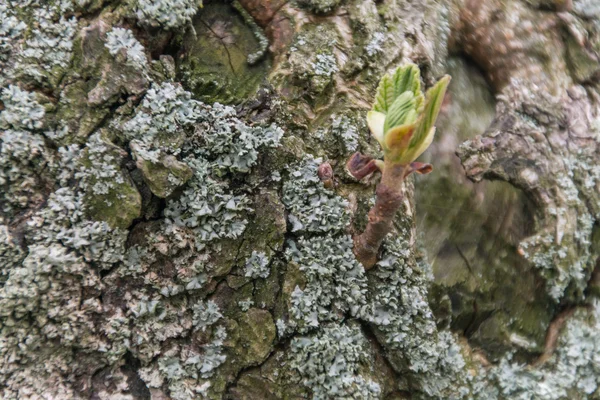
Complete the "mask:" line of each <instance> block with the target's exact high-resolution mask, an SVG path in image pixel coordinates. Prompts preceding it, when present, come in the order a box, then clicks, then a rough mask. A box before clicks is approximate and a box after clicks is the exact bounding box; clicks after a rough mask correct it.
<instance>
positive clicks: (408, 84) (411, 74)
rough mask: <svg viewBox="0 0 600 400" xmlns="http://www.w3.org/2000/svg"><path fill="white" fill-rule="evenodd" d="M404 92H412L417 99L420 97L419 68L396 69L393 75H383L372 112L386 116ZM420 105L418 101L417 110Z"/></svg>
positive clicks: (409, 66)
mask: <svg viewBox="0 0 600 400" xmlns="http://www.w3.org/2000/svg"><path fill="white" fill-rule="evenodd" d="M404 92H412V93H413V95H414V96H415V97H417V98H418V97H419V96H421V74H420V72H419V67H418V66H416V65H415V64H407V65H405V66H402V67H398V68H396V70H395V71H394V73H393V74H391V75H390V74H385V75H384V76H383V78H381V81H380V82H379V86H378V87H377V94H376V95H375V103H374V104H373V110H374V111H379V112H382V113H384V114H387V113H388V112H389V109H390V107H391V106H392V104H393V103H394V101H395V100H396V99H397V98H398V96H400V95H402V94H403V93H404ZM420 105H421V99H418V100H417V101H416V106H417V108H418V107H420Z"/></svg>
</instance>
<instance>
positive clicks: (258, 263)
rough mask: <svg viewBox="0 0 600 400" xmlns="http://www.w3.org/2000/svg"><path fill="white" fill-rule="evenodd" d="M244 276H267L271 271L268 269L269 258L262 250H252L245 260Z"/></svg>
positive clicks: (255, 277) (253, 277)
mask: <svg viewBox="0 0 600 400" xmlns="http://www.w3.org/2000/svg"><path fill="white" fill-rule="evenodd" d="M245 267H246V272H245V274H244V275H245V276H247V277H250V278H252V279H257V278H267V277H268V276H269V274H270V272H271V270H270V269H269V259H268V258H267V255H266V254H265V253H262V252H257V251H256V250H254V251H252V255H251V256H250V257H249V258H248V259H247V260H246V265H245Z"/></svg>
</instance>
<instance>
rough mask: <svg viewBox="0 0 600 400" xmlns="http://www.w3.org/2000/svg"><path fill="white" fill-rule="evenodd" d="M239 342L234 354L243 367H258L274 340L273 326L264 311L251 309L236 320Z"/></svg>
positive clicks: (269, 316) (266, 312)
mask: <svg viewBox="0 0 600 400" xmlns="http://www.w3.org/2000/svg"><path fill="white" fill-rule="evenodd" d="M238 324H239V329H240V341H239V343H238V346H237V347H236V354H237V355H238V356H239V357H240V358H241V360H242V362H243V363H244V366H250V365H258V364H259V363H261V362H262V361H264V360H265V359H266V357H267V356H268V355H269V353H270V352H271V349H272V348H273V344H274V340H275V324H274V323H273V318H272V316H271V314H270V313H269V312H268V311H266V310H260V309H257V308H251V309H249V310H248V311H247V312H245V313H244V314H242V316H241V317H240V318H239V319H238Z"/></svg>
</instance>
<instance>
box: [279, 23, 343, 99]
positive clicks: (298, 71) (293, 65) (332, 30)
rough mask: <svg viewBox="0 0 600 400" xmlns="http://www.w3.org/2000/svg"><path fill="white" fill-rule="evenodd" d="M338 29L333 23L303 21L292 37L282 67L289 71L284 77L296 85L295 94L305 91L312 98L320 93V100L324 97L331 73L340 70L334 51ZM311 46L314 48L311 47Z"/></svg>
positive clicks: (325, 97)
mask: <svg viewBox="0 0 600 400" xmlns="http://www.w3.org/2000/svg"><path fill="white" fill-rule="evenodd" d="M339 35H340V34H339V32H338V31H337V29H336V26H335V25H333V24H305V25H303V26H302V30H301V31H300V32H299V33H298V34H296V36H295V37H294V42H293V43H292V45H291V47H290V55H289V57H288V59H287V61H286V64H285V66H286V69H289V70H290V71H293V75H292V76H289V77H286V79H288V80H290V81H289V83H290V84H291V85H293V87H295V88H297V91H298V93H297V94H298V95H301V92H304V91H307V93H305V94H306V95H310V97H311V98H312V99H314V100H313V101H318V98H320V97H321V96H322V97H323V99H321V100H322V101H321V102H322V103H325V102H326V100H327V98H328V94H331V93H328V92H329V91H327V90H326V88H327V87H328V86H329V85H331V84H333V79H334V76H335V74H336V73H337V72H338V71H339V70H340V66H339V64H338V58H337V54H336V53H335V52H334V50H335V47H336V45H337V44H338V42H339V40H340V38H339ZM315 49H317V50H316V51H315Z"/></svg>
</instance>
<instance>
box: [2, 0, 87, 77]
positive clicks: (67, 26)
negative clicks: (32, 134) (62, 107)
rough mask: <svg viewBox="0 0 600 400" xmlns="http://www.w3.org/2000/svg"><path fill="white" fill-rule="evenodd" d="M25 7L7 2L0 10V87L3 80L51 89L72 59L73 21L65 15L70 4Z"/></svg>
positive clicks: (26, 5)
mask: <svg viewBox="0 0 600 400" xmlns="http://www.w3.org/2000/svg"><path fill="white" fill-rule="evenodd" d="M29 3H30V2H24V1H9V2H7V3H6V4H5V7H4V8H3V9H0V13H2V17H3V18H2V21H3V22H2V29H0V41H1V42H0V43H2V46H1V47H2V56H1V59H2V60H1V61H0V62H3V74H2V77H0V86H4V85H5V83H6V81H7V80H21V81H26V82H29V83H31V84H34V85H39V86H43V87H50V88H53V87H56V86H57V85H58V83H59V82H60V80H61V78H62V77H63V76H64V74H65V72H66V69H67V67H68V66H69V63H70V61H71V58H72V51H73V38H74V36H75V33H76V30H77V29H76V28H77V20H76V18H75V17H67V16H66V14H67V13H69V12H70V11H72V7H73V4H72V2H71V1H70V0H66V1H61V2H38V1H36V2H35V3H34V4H29ZM17 10H20V12H16V11H17Z"/></svg>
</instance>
